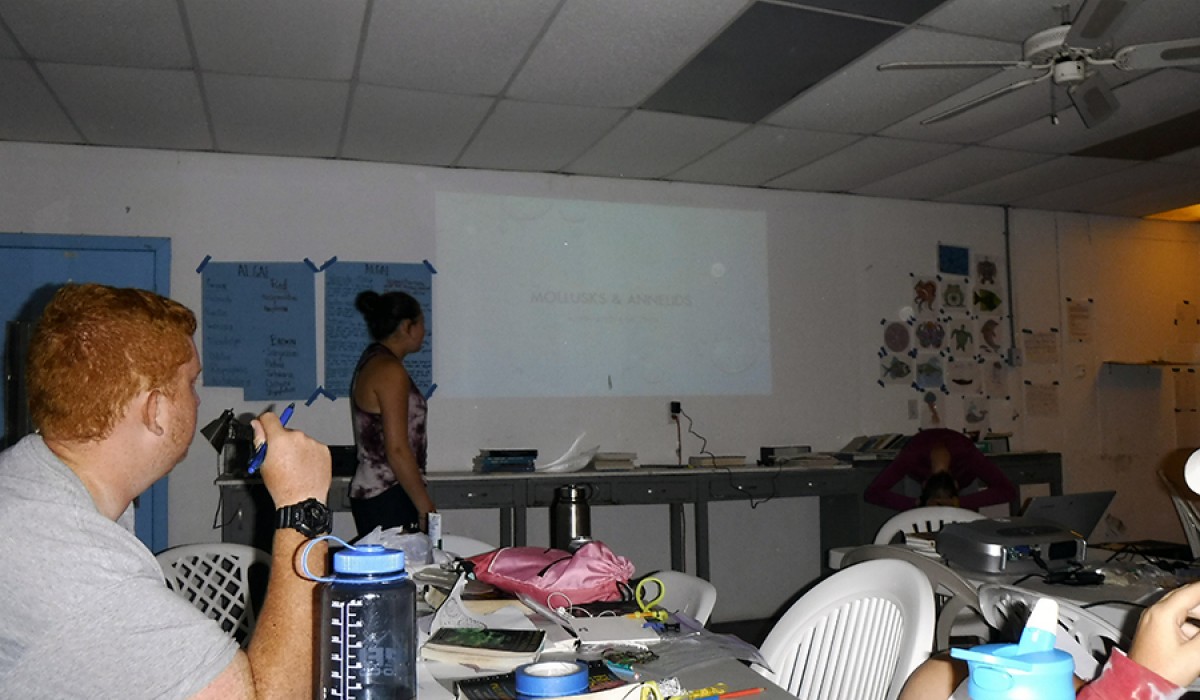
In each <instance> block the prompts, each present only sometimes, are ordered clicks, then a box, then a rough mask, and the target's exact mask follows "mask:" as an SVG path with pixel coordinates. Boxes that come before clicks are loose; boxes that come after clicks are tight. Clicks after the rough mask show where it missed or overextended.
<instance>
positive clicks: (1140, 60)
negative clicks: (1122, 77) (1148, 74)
mask: <svg viewBox="0 0 1200 700" xmlns="http://www.w3.org/2000/svg"><path fill="white" fill-rule="evenodd" d="M1113 60H1114V61H1116V66H1117V68H1120V69H1121V70H1146V69H1149V68H1170V67H1173V66H1195V65H1200V37H1193V38H1191V39H1180V40H1178V41H1159V42H1156V43H1153V44H1133V45H1131V46H1125V47H1123V48H1121V50H1120V51H1117V53H1116V55H1114V56H1113Z"/></svg>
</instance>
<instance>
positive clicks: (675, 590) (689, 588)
mask: <svg viewBox="0 0 1200 700" xmlns="http://www.w3.org/2000/svg"><path fill="white" fill-rule="evenodd" d="M650 575H651V576H653V577H654V578H656V579H658V580H659V581H662V582H663V587H664V588H665V589H666V590H665V591H664V592H663V599H662V600H660V601H659V602H658V606H659V607H661V608H662V609H664V610H668V611H670V612H681V613H684V614H685V615H687V616H688V617H691V618H692V619H693V620H695V621H696V622H699V623H700V624H702V625H707V624H708V618H709V617H710V616H711V615H712V611H713V607H714V606H715V605H716V604H717V587H716V586H714V585H712V584H711V583H709V582H708V581H705V580H704V579H702V578H700V577H699V576H692V575H691V574H688V573H684V572H682V571H671V570H670V569H664V570H662V571H656V572H655V573H653V574H650Z"/></svg>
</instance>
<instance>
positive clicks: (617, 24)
mask: <svg viewBox="0 0 1200 700" xmlns="http://www.w3.org/2000/svg"><path fill="white" fill-rule="evenodd" d="M745 6H746V2H745V0H655V2H646V1H645V0H609V1H608V2H596V1H595V0H567V1H566V3H565V4H564V5H563V7H562V9H561V10H560V11H559V12H558V14H557V15H556V16H555V17H554V21H553V22H551V23H550V27H549V29H548V30H547V31H546V34H545V36H543V37H542V38H541V40H540V41H538V43H537V46H536V47H534V50H533V52H532V53H531V54H530V55H529V59H528V60H527V61H526V62H525V65H524V66H522V67H521V70H520V72H518V73H517V77H516V79H515V80H513V83H512V86H511V87H509V89H508V92H507V95H508V96H509V97H512V98H515V99H519V100H528V101H531V102H551V103H556V104H575V105H587V106H593V107H633V106H636V105H637V104H638V103H640V102H642V100H644V99H646V97H647V96H648V95H649V94H650V93H651V92H652V91H653V90H654V89H655V88H657V87H658V86H659V85H662V84H663V83H664V82H665V81H666V80H667V79H668V78H670V77H671V75H672V74H674V73H675V72H676V71H677V70H678V69H679V67H680V66H681V65H682V64H683V63H684V62H686V61H687V60H688V59H689V58H690V57H691V56H692V55H694V54H695V53H696V52H697V51H699V50H700V49H702V48H703V47H704V45H705V44H706V43H708V40H709V39H711V38H712V37H713V35H714V34H716V33H717V32H719V31H720V30H721V28H722V27H724V26H725V25H726V24H727V23H729V22H730V21H731V20H732V19H733V18H734V17H736V16H737V15H738V13H739V12H741V10H742V8H744V7H745Z"/></svg>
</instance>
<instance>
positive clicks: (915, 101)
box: [766, 29, 1021, 134]
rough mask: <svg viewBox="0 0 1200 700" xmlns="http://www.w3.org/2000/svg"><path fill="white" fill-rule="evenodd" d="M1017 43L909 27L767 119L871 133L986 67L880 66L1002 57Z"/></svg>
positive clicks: (1015, 51) (966, 83)
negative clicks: (901, 68) (888, 68)
mask: <svg viewBox="0 0 1200 700" xmlns="http://www.w3.org/2000/svg"><path fill="white" fill-rule="evenodd" d="M1020 53H1021V49H1020V47H1019V46H1017V45H1016V44H1011V43H1005V42H1000V41H993V40H989V39H977V38H974V37H965V36H958V35H956V34H946V33H945V32H934V31H929V30H924V29H913V30H911V31H908V32H905V33H903V34H900V35H897V36H896V37H894V38H892V39H890V40H888V41H887V42H885V43H884V44H883V45H881V46H879V47H878V48H876V49H875V50H873V51H871V52H869V53H867V54H866V55H865V56H863V58H861V59H859V60H857V61H855V62H854V63H852V64H850V65H849V66H848V67H846V68H845V69H843V70H841V71H839V72H837V73H835V74H834V75H832V76H830V77H829V78H827V79H826V80H824V81H823V82H822V83H820V84H819V85H817V86H815V87H813V88H812V89H810V90H806V91H804V92H803V93H801V94H800V96H799V97H797V98H796V99H795V100H792V101H791V102H790V103H788V104H787V105H786V106H785V107H783V108H782V109H780V110H779V111H778V112H776V113H775V114H773V115H771V116H770V117H768V118H767V120H766V121H767V122H769V123H771V124H778V125H780V126H791V127H795V128H800V129H817V130H822V131H840V132H853V133H859V134H871V133H875V132H876V131H879V130H880V129H883V128H884V127H887V126H889V125H891V124H894V123H896V122H898V121H900V120H902V119H904V118H905V117H908V116H910V115H912V114H913V113H915V112H918V111H920V110H922V109H924V108H925V107H927V106H929V105H930V104H932V103H934V102H937V101H939V100H942V99H944V98H947V97H949V96H951V95H954V94H956V93H958V92H959V91H961V90H964V89H966V88H969V87H971V86H972V85H975V84H976V83H978V82H979V81H980V80H982V79H984V78H986V77H987V76H988V75H989V74H990V73H991V72H993V71H989V70H977V69H957V70H908V71H897V70H891V71H880V70H878V69H877V66H878V65H879V64H881V63H888V62H892V61H941V60H949V59H952V58H954V59H957V58H963V57H969V58H971V59H972V60H1006V59H1009V58H1014V57H1016V56H1019V55H1020Z"/></svg>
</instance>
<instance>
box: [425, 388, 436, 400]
mask: <svg viewBox="0 0 1200 700" xmlns="http://www.w3.org/2000/svg"><path fill="white" fill-rule="evenodd" d="M435 391H437V384H430V385H429V391H426V392H425V400H426V401H428V400H429V397H431V396H433V392H435Z"/></svg>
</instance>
